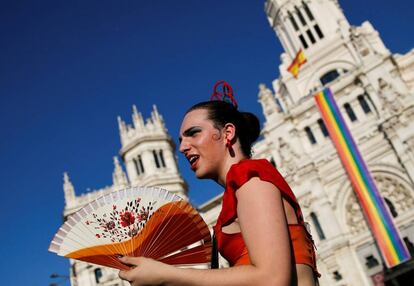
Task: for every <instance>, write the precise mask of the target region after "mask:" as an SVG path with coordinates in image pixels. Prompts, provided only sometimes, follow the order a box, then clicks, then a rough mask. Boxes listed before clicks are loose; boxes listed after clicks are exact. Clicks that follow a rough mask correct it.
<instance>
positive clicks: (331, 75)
mask: <svg viewBox="0 0 414 286" xmlns="http://www.w3.org/2000/svg"><path fill="white" fill-rule="evenodd" d="M338 77H339V72H338V71H337V70H331V71H328V72H327V73H326V74H324V75H323V76H321V78H320V79H319V80H320V81H321V83H322V85H326V84H327V83H330V82H331V81H334V80H336V79H337V78H338Z"/></svg>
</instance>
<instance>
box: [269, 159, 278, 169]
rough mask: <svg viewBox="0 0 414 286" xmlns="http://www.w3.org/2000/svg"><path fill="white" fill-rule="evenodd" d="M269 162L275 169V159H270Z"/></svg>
mask: <svg viewBox="0 0 414 286" xmlns="http://www.w3.org/2000/svg"><path fill="white" fill-rule="evenodd" d="M269 162H270V164H272V165H273V167H276V162H275V159H273V157H270V159H269Z"/></svg>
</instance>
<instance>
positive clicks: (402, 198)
mask: <svg viewBox="0 0 414 286" xmlns="http://www.w3.org/2000/svg"><path fill="white" fill-rule="evenodd" d="M374 180H375V182H376V185H377V188H378V190H379V191H380V193H381V195H382V196H383V197H386V198H387V199H389V200H390V201H391V202H392V204H393V205H394V207H395V208H396V210H397V212H404V211H405V210H409V209H412V208H413V207H414V198H413V194H410V191H409V190H408V189H407V188H406V187H405V186H404V185H403V184H402V183H401V182H399V181H398V180H397V179H394V178H390V177H387V176H383V175H374Z"/></svg>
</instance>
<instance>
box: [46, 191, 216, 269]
mask: <svg viewBox="0 0 414 286" xmlns="http://www.w3.org/2000/svg"><path fill="white" fill-rule="evenodd" d="M49 251H51V252H55V253H57V254H58V255H60V256H64V257H68V258H73V259H78V260H82V261H86V262H91V263H95V264H100V265H104V266H109V267H113V268H117V269H124V270H127V269H129V267H128V266H126V265H124V264H122V263H121V262H120V261H119V260H118V259H117V257H118V256H119V255H124V256H144V257H148V258H153V259H155V260H158V261H161V262H164V263H168V264H172V265H189V264H202V263H208V262H210V256H211V237H210V231H209V229H208V226H207V225H206V223H205V222H204V221H203V219H202V218H201V216H200V215H199V214H198V212H197V211H196V210H195V209H194V208H193V207H192V206H191V205H190V204H189V203H188V202H186V201H184V200H182V199H181V198H180V197H179V196H177V195H174V194H172V193H169V192H168V191H166V190H164V189H160V188H157V187H137V188H128V189H123V190H119V191H115V192H112V193H110V194H107V195H105V196H102V197H100V198H98V199H96V200H94V201H92V202H90V203H89V204H87V205H86V206H85V207H83V208H82V209H80V210H79V211H77V212H76V213H74V214H72V215H70V216H69V217H68V219H67V220H66V222H65V223H64V224H63V225H62V226H61V227H60V228H59V230H58V232H57V233H56V235H55V236H54V238H53V240H52V242H51V243H50V246H49Z"/></svg>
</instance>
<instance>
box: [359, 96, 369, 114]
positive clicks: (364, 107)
mask: <svg viewBox="0 0 414 286" xmlns="http://www.w3.org/2000/svg"><path fill="white" fill-rule="evenodd" d="M358 102H359V104H360V105H361V108H362V110H363V111H364V112H365V113H370V112H371V108H370V107H369V104H368V102H367V100H366V99H365V95H364V94H361V95H359V96H358Z"/></svg>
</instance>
